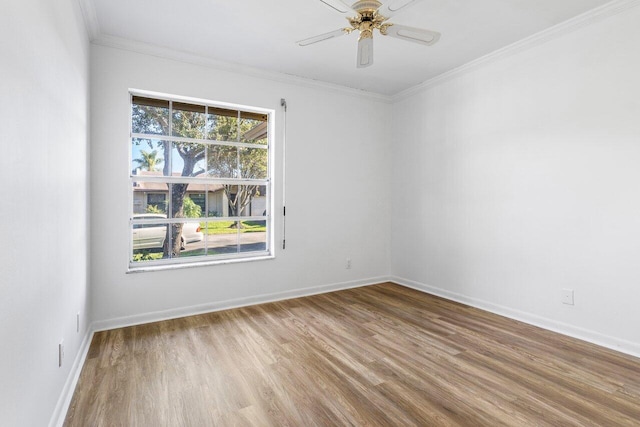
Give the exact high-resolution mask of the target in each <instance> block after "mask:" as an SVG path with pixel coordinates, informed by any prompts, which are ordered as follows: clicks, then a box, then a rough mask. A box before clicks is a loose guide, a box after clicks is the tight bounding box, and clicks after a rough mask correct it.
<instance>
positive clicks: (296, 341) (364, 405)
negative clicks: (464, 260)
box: [65, 283, 640, 427]
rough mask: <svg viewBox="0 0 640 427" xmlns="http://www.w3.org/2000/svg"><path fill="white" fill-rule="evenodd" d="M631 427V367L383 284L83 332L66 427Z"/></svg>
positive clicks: (636, 366) (575, 343) (636, 373)
mask: <svg viewBox="0 0 640 427" xmlns="http://www.w3.org/2000/svg"><path fill="white" fill-rule="evenodd" d="M210 425H212V426H274V427H275V426H278V427H279V426H305V427H307V426H336V425H355V426H392V425H393V426H479V425H482V426H484V425H486V426H607V427H608V426H640V360H639V359H637V358H634V357H632V356H629V355H625V354H621V353H618V352H615V351H612V350H608V349H605V348H601V347H598V346H595V345H593V344H590V343H586V342H583V341H579V340H576V339H573V338H569V337H566V336H562V335H559V334H556V333H553V332H550V331H547V330H543V329H540V328H536V327H534V326H531V325H527V324H524V323H521V322H518V321H515V320H512V319H507V318H504V317H500V316H497V315H494V314H491V313H488V312H485V311H482V310H479V309H476V308H473V307H469V306H465V305H463V304H459V303H455V302H452V301H448V300H445V299H443V298H439V297H435V296H432V295H427V294H424V293H421V292H418V291H416V290H413V289H409V288H405V287H402V286H399V285H395V284H392V283H382V284H379V285H374V286H367V287H362V288H355V289H349V290H345V291H339V292H333V293H329V294H323V295H315V296H311V297H305V298H296V299H292V300H286V301H278V302H274V303H269V304H262V305H256V306H251V307H243V308H238V309H233V310H225V311H220V312H215V313H207V314H202V315H198V316H191V317H185V318H181V319H174V320H167V321H162V322H157V323H151V324H146V325H139V326H133V327H128V328H121V329H114V330H110V331H104V332H98V333H96V334H94V337H93V342H92V343H91V346H90V348H89V352H88V354H87V359H86V361H85V365H84V367H83V369H82V373H81V375H80V379H79V381H78V385H77V387H76V390H75V393H74V396H73V399H72V402H71V405H70V407H69V410H68V413H67V417H66V420H65V426H69V427H72V426H153V427H155V426H210Z"/></svg>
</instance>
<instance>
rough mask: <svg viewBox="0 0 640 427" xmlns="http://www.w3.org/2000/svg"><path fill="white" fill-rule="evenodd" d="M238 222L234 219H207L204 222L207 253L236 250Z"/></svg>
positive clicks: (219, 253) (226, 252) (215, 253)
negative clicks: (207, 220)
mask: <svg viewBox="0 0 640 427" xmlns="http://www.w3.org/2000/svg"><path fill="white" fill-rule="evenodd" d="M237 224H238V223H237V222H235V221H209V222H207V223H205V228H204V230H203V231H204V233H205V236H206V245H207V255H223V254H230V253H237V252H238V225H237Z"/></svg>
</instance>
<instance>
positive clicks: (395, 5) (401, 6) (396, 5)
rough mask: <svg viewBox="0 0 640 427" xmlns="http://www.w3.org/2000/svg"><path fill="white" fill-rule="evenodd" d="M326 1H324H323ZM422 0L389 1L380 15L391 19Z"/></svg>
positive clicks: (380, 9) (382, 7)
mask: <svg viewBox="0 0 640 427" xmlns="http://www.w3.org/2000/svg"><path fill="white" fill-rule="evenodd" d="M321 1H324V0H321ZM421 1H422V0H389V1H388V2H386V3H385V4H383V5H382V6H380V8H379V9H378V13H379V14H380V15H382V16H384V17H385V18H391V17H392V16H393V15H395V14H396V13H398V12H401V11H404V10H406V9H408V8H409V7H410V6H413V5H414V4H417V3H419V2H421Z"/></svg>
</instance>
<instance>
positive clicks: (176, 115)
mask: <svg viewBox="0 0 640 427" xmlns="http://www.w3.org/2000/svg"><path fill="white" fill-rule="evenodd" d="M172 111H173V117H172V119H173V121H172V133H171V135H173V136H181V137H184V138H194V139H204V136H205V126H206V117H205V114H204V106H203V105H192V104H183V103H180V102H174V103H173V110H172Z"/></svg>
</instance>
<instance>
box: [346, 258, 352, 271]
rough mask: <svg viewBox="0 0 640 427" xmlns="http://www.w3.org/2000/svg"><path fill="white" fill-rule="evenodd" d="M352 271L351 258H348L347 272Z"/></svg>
mask: <svg viewBox="0 0 640 427" xmlns="http://www.w3.org/2000/svg"><path fill="white" fill-rule="evenodd" d="M350 269H351V258H347V270H350Z"/></svg>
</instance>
